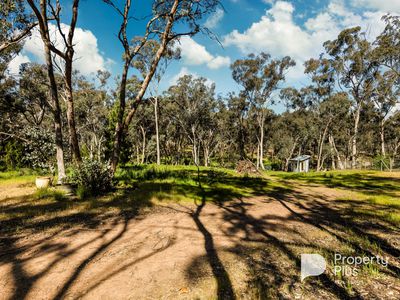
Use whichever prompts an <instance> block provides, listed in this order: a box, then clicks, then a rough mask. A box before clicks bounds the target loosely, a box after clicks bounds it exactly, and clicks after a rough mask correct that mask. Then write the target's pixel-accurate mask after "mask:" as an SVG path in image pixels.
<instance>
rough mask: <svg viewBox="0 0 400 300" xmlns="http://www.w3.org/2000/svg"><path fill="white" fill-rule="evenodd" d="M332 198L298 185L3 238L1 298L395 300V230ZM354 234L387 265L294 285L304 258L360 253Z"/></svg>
mask: <svg viewBox="0 0 400 300" xmlns="http://www.w3.org/2000/svg"><path fill="white" fill-rule="evenodd" d="M13 193H17V192H16V191H14V192H13ZM338 193H340V192H338V191H337V190H334V189H330V188H325V187H318V186H314V187H310V186H306V185H304V186H302V185H298V186H297V187H296V188H295V189H294V190H293V191H292V192H290V193H284V192H282V193H277V194H271V195H265V196H262V197H253V198H242V199H236V200H235V201H230V202H227V203H223V202H221V203H208V202H199V203H194V204H168V203H167V204H165V203H164V204H160V205H158V206H156V207H154V208H152V209H151V210H150V211H149V212H146V213H142V214H139V215H137V216H134V217H130V216H129V215H120V216H115V217H113V218H111V219H106V220H105V221H103V222H102V223H101V224H98V223H96V224H93V225H91V224H90V223H88V224H85V225H82V224H76V225H73V226H71V228H68V229H65V228H64V229H57V230H47V231H45V232H42V233H38V234H30V235H24V234H20V235H15V236H3V237H1V239H0V299H216V298H218V299H234V298H237V299H270V298H272V299H276V298H279V299H346V298H355V299H400V280H399V278H398V277H397V275H396V272H397V274H399V273H398V272H399V270H400V269H399V261H398V257H399V251H400V250H399V248H400V246H399V245H400V238H399V230H398V229H391V230H388V229H387V228H381V227H379V226H378V225H379V224H376V226H370V227H368V228H366V227H363V226H364V225H363V224H362V222H361V223H360V224H358V223H357V224H352V223H351V222H352V221H351V220H347V219H345V216H343V215H342V214H339V210H342V209H343V208H344V206H342V205H343V204H341V203H338V202H335V201H334V199H335V198H336V197H337V196H338ZM3 196H4V195H3ZM345 225H346V227H347V228H353V230H352V231H349V230H347V229H346V228H344V226H345ZM360 231H362V236H364V237H365V236H366V237H368V241H370V242H371V243H377V244H379V246H380V247H381V249H383V250H382V251H383V254H384V255H385V256H388V257H389V258H390V259H389V262H390V264H389V265H388V267H387V269H384V270H382V271H380V272H378V273H377V274H374V276H371V274H366V275H363V273H361V274H360V275H359V276H358V277H357V278H352V279H349V280H347V281H346V283H347V284H343V281H340V280H336V279H335V278H334V277H333V275H332V274H331V273H332V270H329V269H328V270H327V273H326V274H325V275H321V276H319V277H318V278H310V279H307V280H306V281H305V282H303V283H301V282H300V278H299V276H300V271H299V270H300V269H299V266H300V254H301V253H313V252H318V253H324V254H326V255H333V253H334V252H335V251H342V252H343V251H350V250H348V249H353V250H354V251H355V252H356V253H357V251H363V253H364V254H365V253H366V252H365V251H366V250H365V249H362V243H357V242H356V241H355V236H357V235H360V234H359V233H360ZM367 254H368V252H367Z"/></svg>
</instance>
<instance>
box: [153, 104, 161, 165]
mask: <svg viewBox="0 0 400 300" xmlns="http://www.w3.org/2000/svg"><path fill="white" fill-rule="evenodd" d="M154 120H155V125H156V148H157V165H160V164H161V157H160V136H159V132H158V97H155V98H154Z"/></svg>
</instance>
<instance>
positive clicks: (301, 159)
mask: <svg viewBox="0 0 400 300" xmlns="http://www.w3.org/2000/svg"><path fill="white" fill-rule="evenodd" d="M310 157H311V156H310V155H299V156H296V157H294V158H291V159H290V160H291V161H304V160H307V159H310Z"/></svg>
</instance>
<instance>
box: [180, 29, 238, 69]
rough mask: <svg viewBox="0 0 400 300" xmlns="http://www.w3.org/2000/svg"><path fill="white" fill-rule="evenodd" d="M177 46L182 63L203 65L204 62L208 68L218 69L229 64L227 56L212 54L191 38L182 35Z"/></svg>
mask: <svg viewBox="0 0 400 300" xmlns="http://www.w3.org/2000/svg"><path fill="white" fill-rule="evenodd" d="M178 47H179V48H181V55H182V58H183V60H184V63H185V64H187V65H203V64H206V65H207V66H208V67H209V68H210V69H218V68H221V67H224V66H229V64H230V63H231V60H230V58H229V57H227V56H213V55H212V54H210V53H209V52H208V51H207V49H206V47H204V46H203V45H200V44H199V43H197V42H196V41H194V40H193V39H192V38H190V37H188V36H184V37H182V38H181V39H180V42H179V46H178Z"/></svg>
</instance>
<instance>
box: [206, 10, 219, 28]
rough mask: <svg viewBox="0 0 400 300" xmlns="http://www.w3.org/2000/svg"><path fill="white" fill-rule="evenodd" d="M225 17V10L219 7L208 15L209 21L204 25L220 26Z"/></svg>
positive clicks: (208, 26)
mask: <svg viewBox="0 0 400 300" xmlns="http://www.w3.org/2000/svg"><path fill="white" fill-rule="evenodd" d="M223 17H224V11H223V10H222V9H221V8H217V10H216V11H215V12H214V13H213V14H212V15H211V16H209V17H208V19H207V21H206V22H205V23H204V26H205V27H207V28H210V29H213V28H215V27H217V26H218V24H219V22H220V21H221V20H222V18H223Z"/></svg>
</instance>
